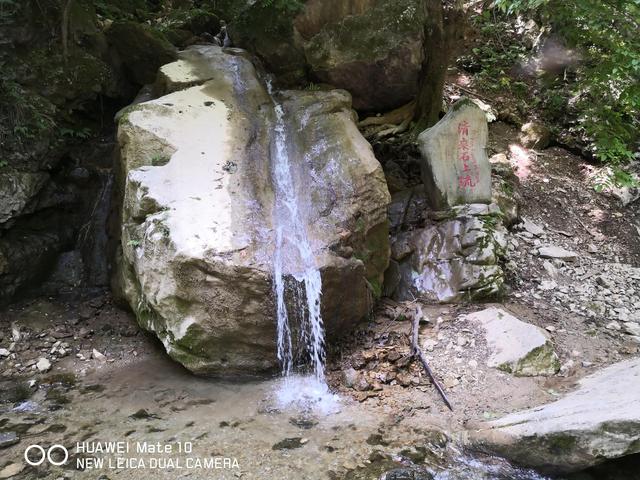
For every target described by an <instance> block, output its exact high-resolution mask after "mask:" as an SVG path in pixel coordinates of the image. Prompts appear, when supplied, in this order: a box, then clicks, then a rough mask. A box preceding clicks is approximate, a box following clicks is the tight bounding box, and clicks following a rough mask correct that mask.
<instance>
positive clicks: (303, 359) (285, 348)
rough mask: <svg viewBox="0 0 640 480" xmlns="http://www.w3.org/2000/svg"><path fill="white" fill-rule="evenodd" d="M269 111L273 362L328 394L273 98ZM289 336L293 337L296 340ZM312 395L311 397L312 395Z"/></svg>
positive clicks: (308, 255) (315, 289) (317, 315)
mask: <svg viewBox="0 0 640 480" xmlns="http://www.w3.org/2000/svg"><path fill="white" fill-rule="evenodd" d="M267 87H268V90H269V93H270V94H271V95H272V97H273V89H272V86H271V83H270V82H267ZM274 108H275V114H276V119H275V127H274V133H275V136H274V142H273V144H272V150H271V158H272V176H273V185H274V191H275V204H274V215H273V217H274V224H275V253H274V261H273V274H274V289H275V294H276V313H277V319H278V338H277V341H278V360H279V361H280V364H281V365H282V374H283V376H285V377H289V376H291V375H292V374H293V373H295V372H296V371H300V373H306V371H305V370H311V371H310V372H309V373H311V374H312V375H313V377H314V381H315V387H313V389H315V388H320V389H324V390H326V391H327V392H328V389H327V387H326V383H325V376H324V363H325V349H324V325H323V322H322V315H321V312H320V300H321V296H322V279H321V277H320V271H319V270H318V267H317V265H316V261H315V257H314V255H313V251H312V248H311V245H310V242H309V238H308V235H307V225H306V221H305V220H306V218H305V215H304V212H303V211H301V210H302V204H301V202H300V199H299V196H298V194H297V192H296V188H295V186H294V172H293V171H292V169H291V164H290V161H289V160H290V159H289V152H288V149H287V131H286V125H285V121H284V115H285V112H284V108H283V107H282V105H281V104H280V103H278V101H277V100H276V99H275V98H274ZM294 331H297V333H298V338H297V340H296V341H294ZM289 383H290V382H289ZM285 384H287V382H285ZM287 385H288V384H287ZM290 387H291V385H288V386H287V387H286V388H285V389H286V390H289V389H290ZM313 389H312V390H313ZM292 390H293V389H292ZM290 393H291V392H290ZM316 393H317V392H316ZM312 396H316V395H315V393H314V394H312ZM285 397H286V395H285Z"/></svg>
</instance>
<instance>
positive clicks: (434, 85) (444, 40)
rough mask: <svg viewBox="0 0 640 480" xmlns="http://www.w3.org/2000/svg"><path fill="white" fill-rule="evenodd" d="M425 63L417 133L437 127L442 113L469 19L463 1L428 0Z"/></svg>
mask: <svg viewBox="0 0 640 480" xmlns="http://www.w3.org/2000/svg"><path fill="white" fill-rule="evenodd" d="M424 8H425V13H426V21H425V26H424V60H423V62H422V71H421V73H420V83H419V86H418V96H417V99H416V111H415V114H414V121H415V132H417V133H419V132H422V131H423V130H424V129H426V128H429V127H431V126H432V125H434V124H435V123H436V122H437V121H438V119H439V117H440V111H441V110H442V97H443V91H444V83H445V79H446V76H447V69H448V68H449V62H450V61H451V57H452V56H453V52H454V50H455V47H456V42H457V41H458V40H459V39H460V38H461V37H462V35H461V34H462V30H463V29H462V27H463V25H464V20H465V15H464V11H463V5H462V1H461V0H455V2H453V3H452V4H451V5H447V4H446V0H424Z"/></svg>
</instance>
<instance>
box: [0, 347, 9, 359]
mask: <svg viewBox="0 0 640 480" xmlns="http://www.w3.org/2000/svg"><path fill="white" fill-rule="evenodd" d="M10 354H11V352H10V351H9V350H7V349H6V348H0V357H8V356H9V355H10Z"/></svg>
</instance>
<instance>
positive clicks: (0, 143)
mask: <svg viewBox="0 0 640 480" xmlns="http://www.w3.org/2000/svg"><path fill="white" fill-rule="evenodd" d="M0 98H2V99H3V100H2V102H1V103H0V148H2V149H7V150H9V149H19V148H21V147H23V146H25V145H26V144H27V143H28V142H30V141H33V140H35V139H37V138H38V137H39V136H40V135H41V134H42V133H43V132H44V131H46V130H48V129H50V128H54V127H55V125H56V124H55V121H54V115H55V108H54V107H53V105H51V104H49V103H47V102H46V101H44V99H43V98H42V97H40V96H39V95H35V94H33V93H31V92H30V91H28V90H26V89H25V88H24V87H22V86H21V85H20V84H19V83H17V82H15V81H13V80H10V79H8V78H5V77H3V76H1V75H0Z"/></svg>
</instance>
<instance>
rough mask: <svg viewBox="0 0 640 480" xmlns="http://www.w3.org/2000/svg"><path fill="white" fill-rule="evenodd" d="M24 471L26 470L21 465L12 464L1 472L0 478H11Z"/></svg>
mask: <svg viewBox="0 0 640 480" xmlns="http://www.w3.org/2000/svg"><path fill="white" fill-rule="evenodd" d="M22 470H24V465H22V464H21V463H10V464H9V465H7V466H6V467H4V468H3V469H2V470H0V478H11V477H13V476H15V475H17V474H19V473H20V472H21V471H22Z"/></svg>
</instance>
